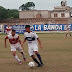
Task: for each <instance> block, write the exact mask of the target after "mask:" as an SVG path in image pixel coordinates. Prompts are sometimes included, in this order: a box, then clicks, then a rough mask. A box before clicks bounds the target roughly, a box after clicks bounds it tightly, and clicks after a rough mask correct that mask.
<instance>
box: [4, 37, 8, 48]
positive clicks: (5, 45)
mask: <svg viewBox="0 0 72 72" xmlns="http://www.w3.org/2000/svg"><path fill="white" fill-rule="evenodd" d="M7 39H8V36H6V37H5V48H6V46H7V44H6V41H7Z"/></svg>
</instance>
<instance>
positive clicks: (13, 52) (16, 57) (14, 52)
mask: <svg viewBox="0 0 72 72" xmlns="http://www.w3.org/2000/svg"><path fill="white" fill-rule="evenodd" d="M12 54H13V56H14V57H15V59H16V60H17V61H18V62H19V64H22V62H21V60H20V59H19V58H18V56H17V55H16V51H12Z"/></svg>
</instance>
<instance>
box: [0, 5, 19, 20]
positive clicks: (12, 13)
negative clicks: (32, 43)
mask: <svg viewBox="0 0 72 72" xmlns="http://www.w3.org/2000/svg"><path fill="white" fill-rule="evenodd" d="M11 18H19V11H18V10H16V9H5V8H4V7H2V6H0V19H11Z"/></svg>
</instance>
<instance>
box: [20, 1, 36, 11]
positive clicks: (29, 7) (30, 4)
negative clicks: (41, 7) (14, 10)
mask: <svg viewBox="0 0 72 72" xmlns="http://www.w3.org/2000/svg"><path fill="white" fill-rule="evenodd" d="M34 7H35V4H34V3H33V2H27V3H26V4H22V5H21V6H20V7H19V9H21V10H22V11H23V10H33V9H34Z"/></svg>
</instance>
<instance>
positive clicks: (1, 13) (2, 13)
mask: <svg viewBox="0 0 72 72" xmlns="http://www.w3.org/2000/svg"><path fill="white" fill-rule="evenodd" d="M6 18H7V10H6V9H5V8H4V7H2V6H0V19H6Z"/></svg>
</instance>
